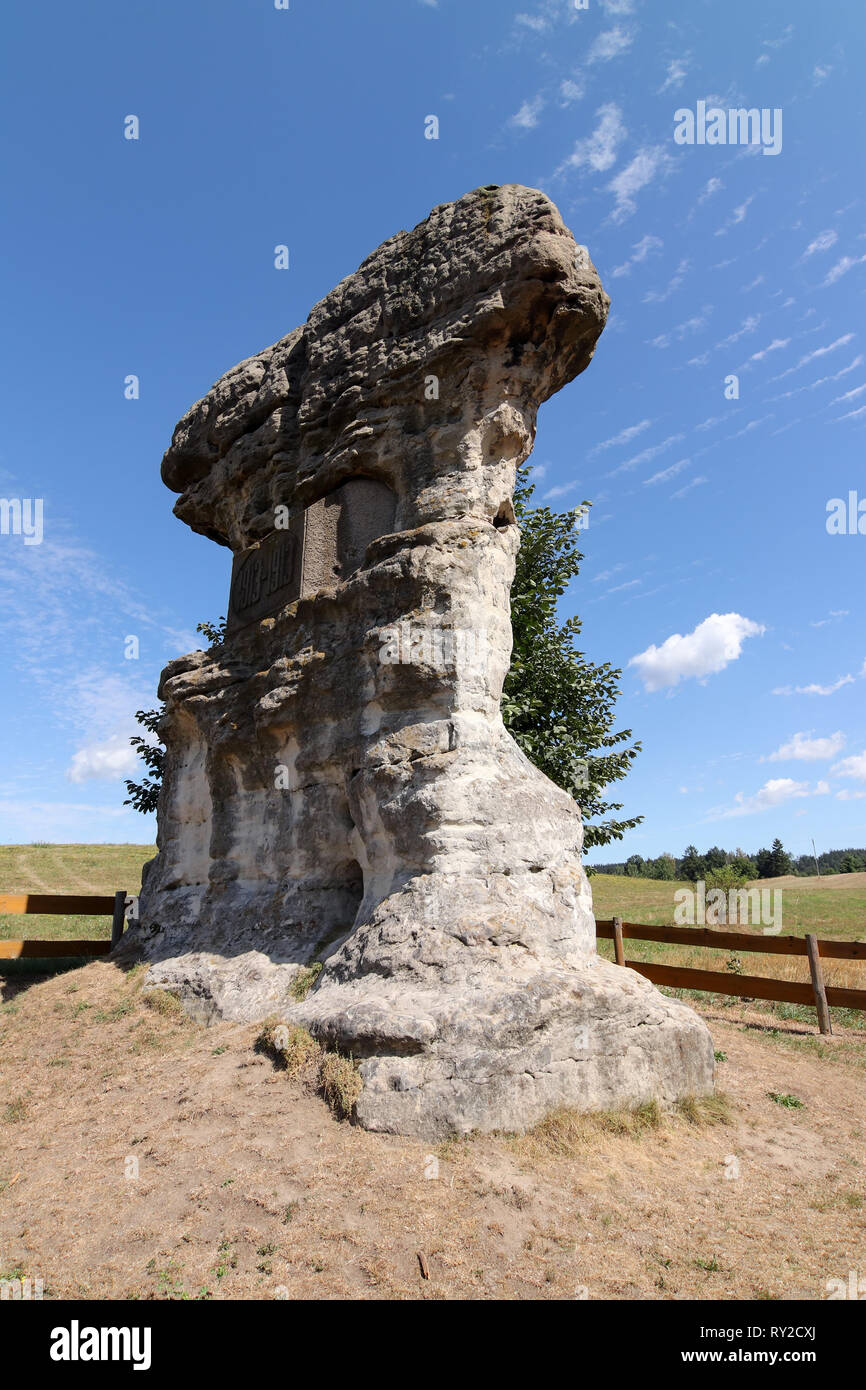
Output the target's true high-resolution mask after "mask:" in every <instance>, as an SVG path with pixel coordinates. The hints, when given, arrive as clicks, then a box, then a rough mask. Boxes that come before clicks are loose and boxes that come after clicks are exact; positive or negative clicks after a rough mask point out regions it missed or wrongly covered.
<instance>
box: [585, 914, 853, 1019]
mask: <svg viewBox="0 0 866 1390" xmlns="http://www.w3.org/2000/svg"><path fill="white" fill-rule="evenodd" d="M595 934H596V936H597V937H601V938H602V939H605V940H608V941H613V943H614V956H615V959H616V963H617V965H624V966H628V968H629V969H630V970H636V971H637V973H638V974H639V975H644V976H646V978H647V979H648V980H651V981H652V983H653V984H654V985H667V986H668V987H669V988H672V989H694V990H697V991H699V992H700V993H707V994H730V995H738V996H739V997H740V998H741V999H771V1000H773V1001H774V1002H775V1003H780V1004H808V1005H811V1006H812V1008H814V1009H816V1010H817V1013H818V1026H819V1027H820V1029H821V1032H822V1033H832V1031H833V1030H832V1027H831V1024H830V1013H829V1008H837V1009H864V1010H866V989H840V988H838V987H837V986H836V985H825V984H824V977H823V973H822V971H821V960H822V958H823V959H825V960H829V959H834V960H866V941H833V940H831V939H830V938H827V937H820V938H819V937H817V936H814V935H813V934H812V933H811V932H809V933H807V934H806V936H759V935H757V934H755V933H752V932H734V931H714V930H712V929H711V928H709V927H652V926H648V925H646V924H644V923H642V922H624V921H623V920H622V918H621V917H613V918H611V919H610V920H606V921H596V924H595ZM624 938H631V939H633V940H637V941H661V942H667V943H668V944H670V945H674V946H703V947H706V948H709V949H713V950H722V951H755V952H758V953H762V954H766V955H776V956H806V957H807V959H808V961H809V974H810V977H811V979H810V983H808V984H807V983H805V982H800V981H797V980H774V979H772V978H771V977H769V976H764V975H734V974H731V973H729V972H727V971H721V970H695V969H693V968H691V967H690V966H685V965H658V964H656V963H654V962H650V961H642V960H626V959H625V952H624V949H623V940H624ZM828 1006H829V1008H828Z"/></svg>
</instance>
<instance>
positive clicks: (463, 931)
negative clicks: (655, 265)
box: [120, 186, 713, 1139]
mask: <svg viewBox="0 0 866 1390" xmlns="http://www.w3.org/2000/svg"><path fill="white" fill-rule="evenodd" d="M607 308H608V300H607V296H606V295H605V294H604V291H603V290H602V287H601V284H600V282H599V278H598V275H597V273H596V271H595V268H594V266H593V265H592V262H591V261H590V259H589V255H588V254H587V252H586V250H585V248H583V247H579V246H578V245H577V244H576V243H575V241H574V238H573V237H572V235H571V233H570V232H569V231H568V229H567V228H566V227H565V226H564V224H563V222H562V220H561V218H560V216H559V213H558V212H557V210H556V208H555V207H554V206H553V204H552V203H551V202H550V201H549V200H548V199H547V198H546V197H545V196H544V195H543V194H541V193H539V192H536V191H534V190H531V189H528V188H522V187H518V186H507V187H498V188H482V189H478V190H476V191H475V192H473V193H470V194H467V195H466V196H465V197H463V198H460V199H459V200H458V201H457V202H455V203H449V204H446V205H444V206H441V207H437V208H435V209H434V211H433V212H432V213H431V214H430V216H429V217H428V218H427V219H426V220H425V221H424V222H422V223H421V224H420V225H419V226H417V227H416V228H415V229H414V230H413V231H411V232H408V233H407V232H400V233H398V234H397V235H396V236H394V237H392V238H391V239H390V240H389V241H387V242H385V243H384V244H383V245H382V246H380V247H379V249H378V250H377V251H375V252H374V253H373V254H372V255H371V256H370V257H368V259H367V260H366V261H365V262H364V263H363V265H361V267H360V268H359V269H358V270H357V271H356V272H355V274H354V275H351V276H349V277H348V278H347V279H345V280H343V281H342V282H341V283H340V284H339V285H337V286H336V288H335V289H334V290H332V291H331V293H330V294H328V295H327V296H326V297H325V298H324V299H323V300H322V301H321V302H320V303H319V304H317V305H316V306H315V308H314V309H313V310H312V311H311V313H310V315H309V318H308V319H307V322H306V323H305V324H304V325H303V327H301V328H296V329H295V330H294V331H293V332H292V333H290V334H289V335H288V336H287V337H285V338H283V339H282V340H281V341H280V342H278V343H276V344H275V345H274V346H273V347H269V348H267V349H266V350H265V351H264V352H261V353H259V354H258V355H257V356H255V357H252V358H250V359H248V360H247V361H245V362H242V363H241V364H240V365H239V366H237V367H235V368H234V369H233V370H232V371H230V372H227V373H226V375H225V376H223V377H222V378H221V379H220V380H219V381H218V382H217V383H216V385H215V386H214V387H212V389H211V390H210V391H209V392H208V394H207V395H206V396H205V397H204V398H203V399H202V400H201V401H199V402H198V403H197V404H196V405H194V406H193V407H192V409H191V410H190V411H189V412H188V413H187V414H186V415H185V416H184V418H183V420H182V421H181V422H180V424H179V425H178V426H177V429H176V430H175V433H174V437H173V440H172V443H171V447H170V449H169V450H168V452H167V454H166V456H165V459H164V461H163V478H164V480H165V482H166V483H167V485H168V486H169V487H170V488H172V489H173V490H174V491H176V492H178V493H179V494H180V497H179V500H178V502H177V504H176V506H175V512H176V514H177V515H178V516H179V517H180V518H181V519H182V520H183V521H185V522H187V524H188V525H190V526H191V527H192V528H193V529H194V530H196V531H199V532H201V533H203V534H204V535H206V536H210V537H211V538H212V539H214V540H215V541H217V542H219V543H220V544H223V545H226V546H228V547H230V549H231V550H232V552H233V555H234V562H233V571H232V585H231V596H230V602H229V609H228V631H227V634H226V639H225V641H224V642H223V643H222V644H221V645H219V646H217V647H214V648H212V649H211V650H210V651H208V652H194V653H193V654H192V655H190V656H185V657H182V658H181V659H180V660H177V661H173V662H172V663H171V664H170V665H169V666H168V667H167V668H166V670H165V671H164V673H163V676H162V681H161V686H160V694H161V696H162V698H163V699H164V700H165V702H166V714H165V718H164V721H163V727H162V735H163V738H164V741H165V744H166V749H167V757H166V769H165V776H164V782H163V789H162V794H161V801H160V808H159V855H158V857H157V858H156V859H155V860H154V861H152V862H151V864H150V865H149V866H148V867H147V869H146V871H145V878H144V883H143V887H142V894H141V900H140V919H139V920H140V925H139V926H138V927H135V928H133V929H132V930H131V931H130V932H129V933H128V934H127V938H125V939H124V943H123V945H122V947H121V948H120V950H121V954H125V955H126V956H127V957H129V958H131V957H132V956H134V955H136V954H137V955H138V956H140V957H142V958H144V959H147V960H148V961H150V963H151V968H150V971H149V975H148V983H149V984H151V985H162V986H164V987H166V988H169V989H171V990H174V991H175V992H177V993H179V994H180V995H181V997H182V998H183V1000H184V1002H185V1006H186V1007H187V1008H188V1009H190V1010H191V1011H193V1012H195V1013H197V1014H198V1015H199V1016H202V1017H208V1016H221V1017H224V1018H230V1019H250V1020H252V1019H258V1018H262V1017H264V1016H266V1015H268V1014H274V1013H277V1014H280V1015H281V1016H282V1017H284V1018H286V1019H287V1020H289V1021H292V1022H297V1023H301V1024H303V1025H304V1026H305V1027H307V1028H308V1029H310V1031H311V1032H312V1033H314V1034H315V1036H316V1037H318V1038H319V1039H320V1040H321V1041H322V1042H323V1043H324V1044H326V1045H328V1046H333V1047H337V1048H339V1049H341V1050H342V1051H345V1052H350V1053H351V1054H352V1055H353V1056H354V1057H355V1058H356V1059H358V1060H359V1061H360V1064H361V1073H362V1076H363V1081H364V1089H363V1092H362V1095H361V1098H360V1101H359V1102H358V1107H357V1114H358V1118H359V1120H360V1122H361V1123H362V1124H364V1125H366V1126H367V1127H368V1128H371V1129H380V1130H386V1131H392V1132H400V1133H407V1134H417V1135H419V1136H423V1137H425V1138H431V1139H433V1138H436V1137H439V1136H442V1135H445V1134H447V1133H450V1132H455V1131H456V1132H466V1131H469V1130H472V1129H480V1130H489V1129H494V1128H500V1129H522V1128H525V1127H526V1126H528V1125H530V1124H532V1123H534V1122H535V1121H536V1120H537V1119H539V1118H540V1117H541V1116H542V1115H543V1114H544V1113H545V1112H546V1111H547V1110H549V1109H550V1108H551V1107H553V1106H556V1105H560V1104H567V1105H573V1106H577V1107H582V1108H601V1107H609V1106H615V1105H621V1104H631V1103H638V1102H641V1101H644V1100H647V1099H649V1098H651V1097H659V1098H661V1099H662V1100H664V1101H673V1100H674V1099H676V1098H677V1097H680V1096H682V1095H685V1094H698V1093H704V1092H707V1091H709V1090H710V1089H711V1087H712V1079H713V1050H712V1044H711V1041H710V1037H709V1034H708V1032H707V1030H706V1028H705V1026H704V1024H703V1023H702V1022H701V1021H700V1020H699V1019H698V1018H697V1016H696V1015H695V1014H694V1013H693V1012H692V1011H691V1010H690V1009H688V1008H686V1007H685V1006H684V1005H682V1004H680V1003H678V1002H676V1001H674V1000H671V999H668V998H665V997H663V996H662V995H660V994H659V993H658V992H657V991H656V990H655V989H654V988H653V987H652V986H651V985H650V984H649V983H648V982H647V981H645V980H644V979H643V978H641V977H639V976H638V975H636V974H634V973H633V972H632V971H629V970H623V969H620V968H617V967H616V966H614V965H610V964H608V963H606V962H605V961H602V960H601V959H599V957H598V956H597V954H596V950H595V931H594V922H593V915H592V901H591V895H590V889H589V884H588V881H587V878H586V874H585V872H584V870H583V868H582V867H581V858H580V854H581V846H582V838H583V830H582V824H581V817H580V812H579V810H578V808H577V806H576V804H575V802H574V801H573V800H572V798H571V797H570V796H568V795H567V794H566V793H565V792H563V791H561V790H560V789H559V788H558V787H556V786H554V785H553V784H552V783H551V782H550V781H548V779H547V778H546V777H545V776H544V775H543V774H542V773H541V772H539V771H538V770H537V769H536V768H534V767H533V766H532V765H531V764H530V763H529V762H528V761H527V759H526V758H525V757H524V756H523V754H522V753H521V752H520V750H519V749H518V747H517V746H516V744H515V743H514V742H513V740H512V739H511V738H510V737H509V735H508V734H507V733H506V731H505V729H504V727H503V724H502V719H501V716H500V710H499V701H500V694H501V689H502V682H503V679H504V676H505V674H506V671H507V669H508V662H509V656H510V649H511V625H510V610H509V588H510V584H511V580H512V577H513V572H514V559H515V554H516V551H517V548H518V545H519V534H518V530H517V527H516V526H515V524H514V514H513V510H512V503H511V497H512V491H513V487H514V481H515V470H516V468H517V466H518V465H519V464H520V463H521V462H522V461H523V460H524V459H525V458H526V457H527V456H528V454H529V452H530V450H531V448H532V443H533V439H534V433H535V426H536V413H537V411H538V407H539V405H540V404H541V403H542V402H543V401H545V400H547V399H548V398H549V397H550V396H551V395H553V393H554V392H556V391H558V390H559V389H560V388H561V387H562V386H564V385H565V384H566V383H567V382H569V381H570V380H571V379H572V378H573V377H575V376H577V375H578V373H580V372H582V371H583V370H584V369H585V368H586V367H587V366H588V364H589V362H590V359H591V357H592V354H593V350H594V347H595V344H596V340H597V339H598V336H599V334H600V333H601V330H602V328H603V326H604V322H605V318H606V314H607ZM314 962H323V963H324V964H323V968H322V970H321V973H320V975H319V976H318V979H317V981H316V983H315V985H314V986H313V988H312V990H311V991H310V992H309V994H308V995H307V997H306V998H304V999H303V1000H301V1001H299V1000H298V999H297V998H296V994H297V993H298V991H297V983H296V981H297V977H298V975H299V972H301V971H302V970H303V969H304V967H309V966H310V965H312V964H313V963H314ZM293 983H295V985H296V988H295V990H294V991H293Z"/></svg>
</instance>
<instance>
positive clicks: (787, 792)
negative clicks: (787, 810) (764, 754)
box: [718, 777, 829, 818]
mask: <svg viewBox="0 0 866 1390" xmlns="http://www.w3.org/2000/svg"><path fill="white" fill-rule="evenodd" d="M828 791H829V787H828V786H827V783H826V782H819V783H818V784H817V786H816V788H815V791H814V792H810V790H809V783H808V782H795V781H794V780H793V778H791V777H774V778H771V780H770V781H769V782H765V783H764V785H763V786H762V787H761V789H760V791H757V792H756V793H755V795H754V796H744V795H743V793H742V792H737V794H736V796H735V797H734V802H735V804H734V805H733V806H730V807H728V809H727V810H726V811H721V812H719V813H718V814H719V815H720V816H722V817H724V818H728V817H731V816H751V815H755V814H756V813H757V812H759V811H770V810H773V809H774V808H775V807H777V806H783V805H784V804H785V802H786V801H795V800H798V799H800V798H801V797H804V796H813V795H814V796H826V794H827V792H828Z"/></svg>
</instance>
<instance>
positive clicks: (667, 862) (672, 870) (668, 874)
mask: <svg viewBox="0 0 866 1390" xmlns="http://www.w3.org/2000/svg"><path fill="white" fill-rule="evenodd" d="M676 876H677V861H676V860H675V859H674V857H673V855H672V854H660V855H659V857H658V859H656V860H654V861H653V865H652V869H651V871H650V877H651V878H659V879H665V880H666V881H667V882H672V881H673V880H674V879H675V878H676Z"/></svg>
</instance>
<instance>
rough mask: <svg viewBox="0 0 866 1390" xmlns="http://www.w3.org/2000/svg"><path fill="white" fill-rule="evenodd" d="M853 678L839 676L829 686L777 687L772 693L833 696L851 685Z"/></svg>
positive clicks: (814, 683)
mask: <svg viewBox="0 0 866 1390" xmlns="http://www.w3.org/2000/svg"><path fill="white" fill-rule="evenodd" d="M853 684H854V677H853V676H850V675H849V676H840V677H839V679H838V680H837V681H833V682H832V684H830V685H820V684H819V683H818V682H813V683H812V684H811V685H793V686H792V685H779V686H777V687H776V689H775V690H774V691H773V694H774V695H835V694H836V691H837V690H841V689H842V687H843V686H845V685H853Z"/></svg>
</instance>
